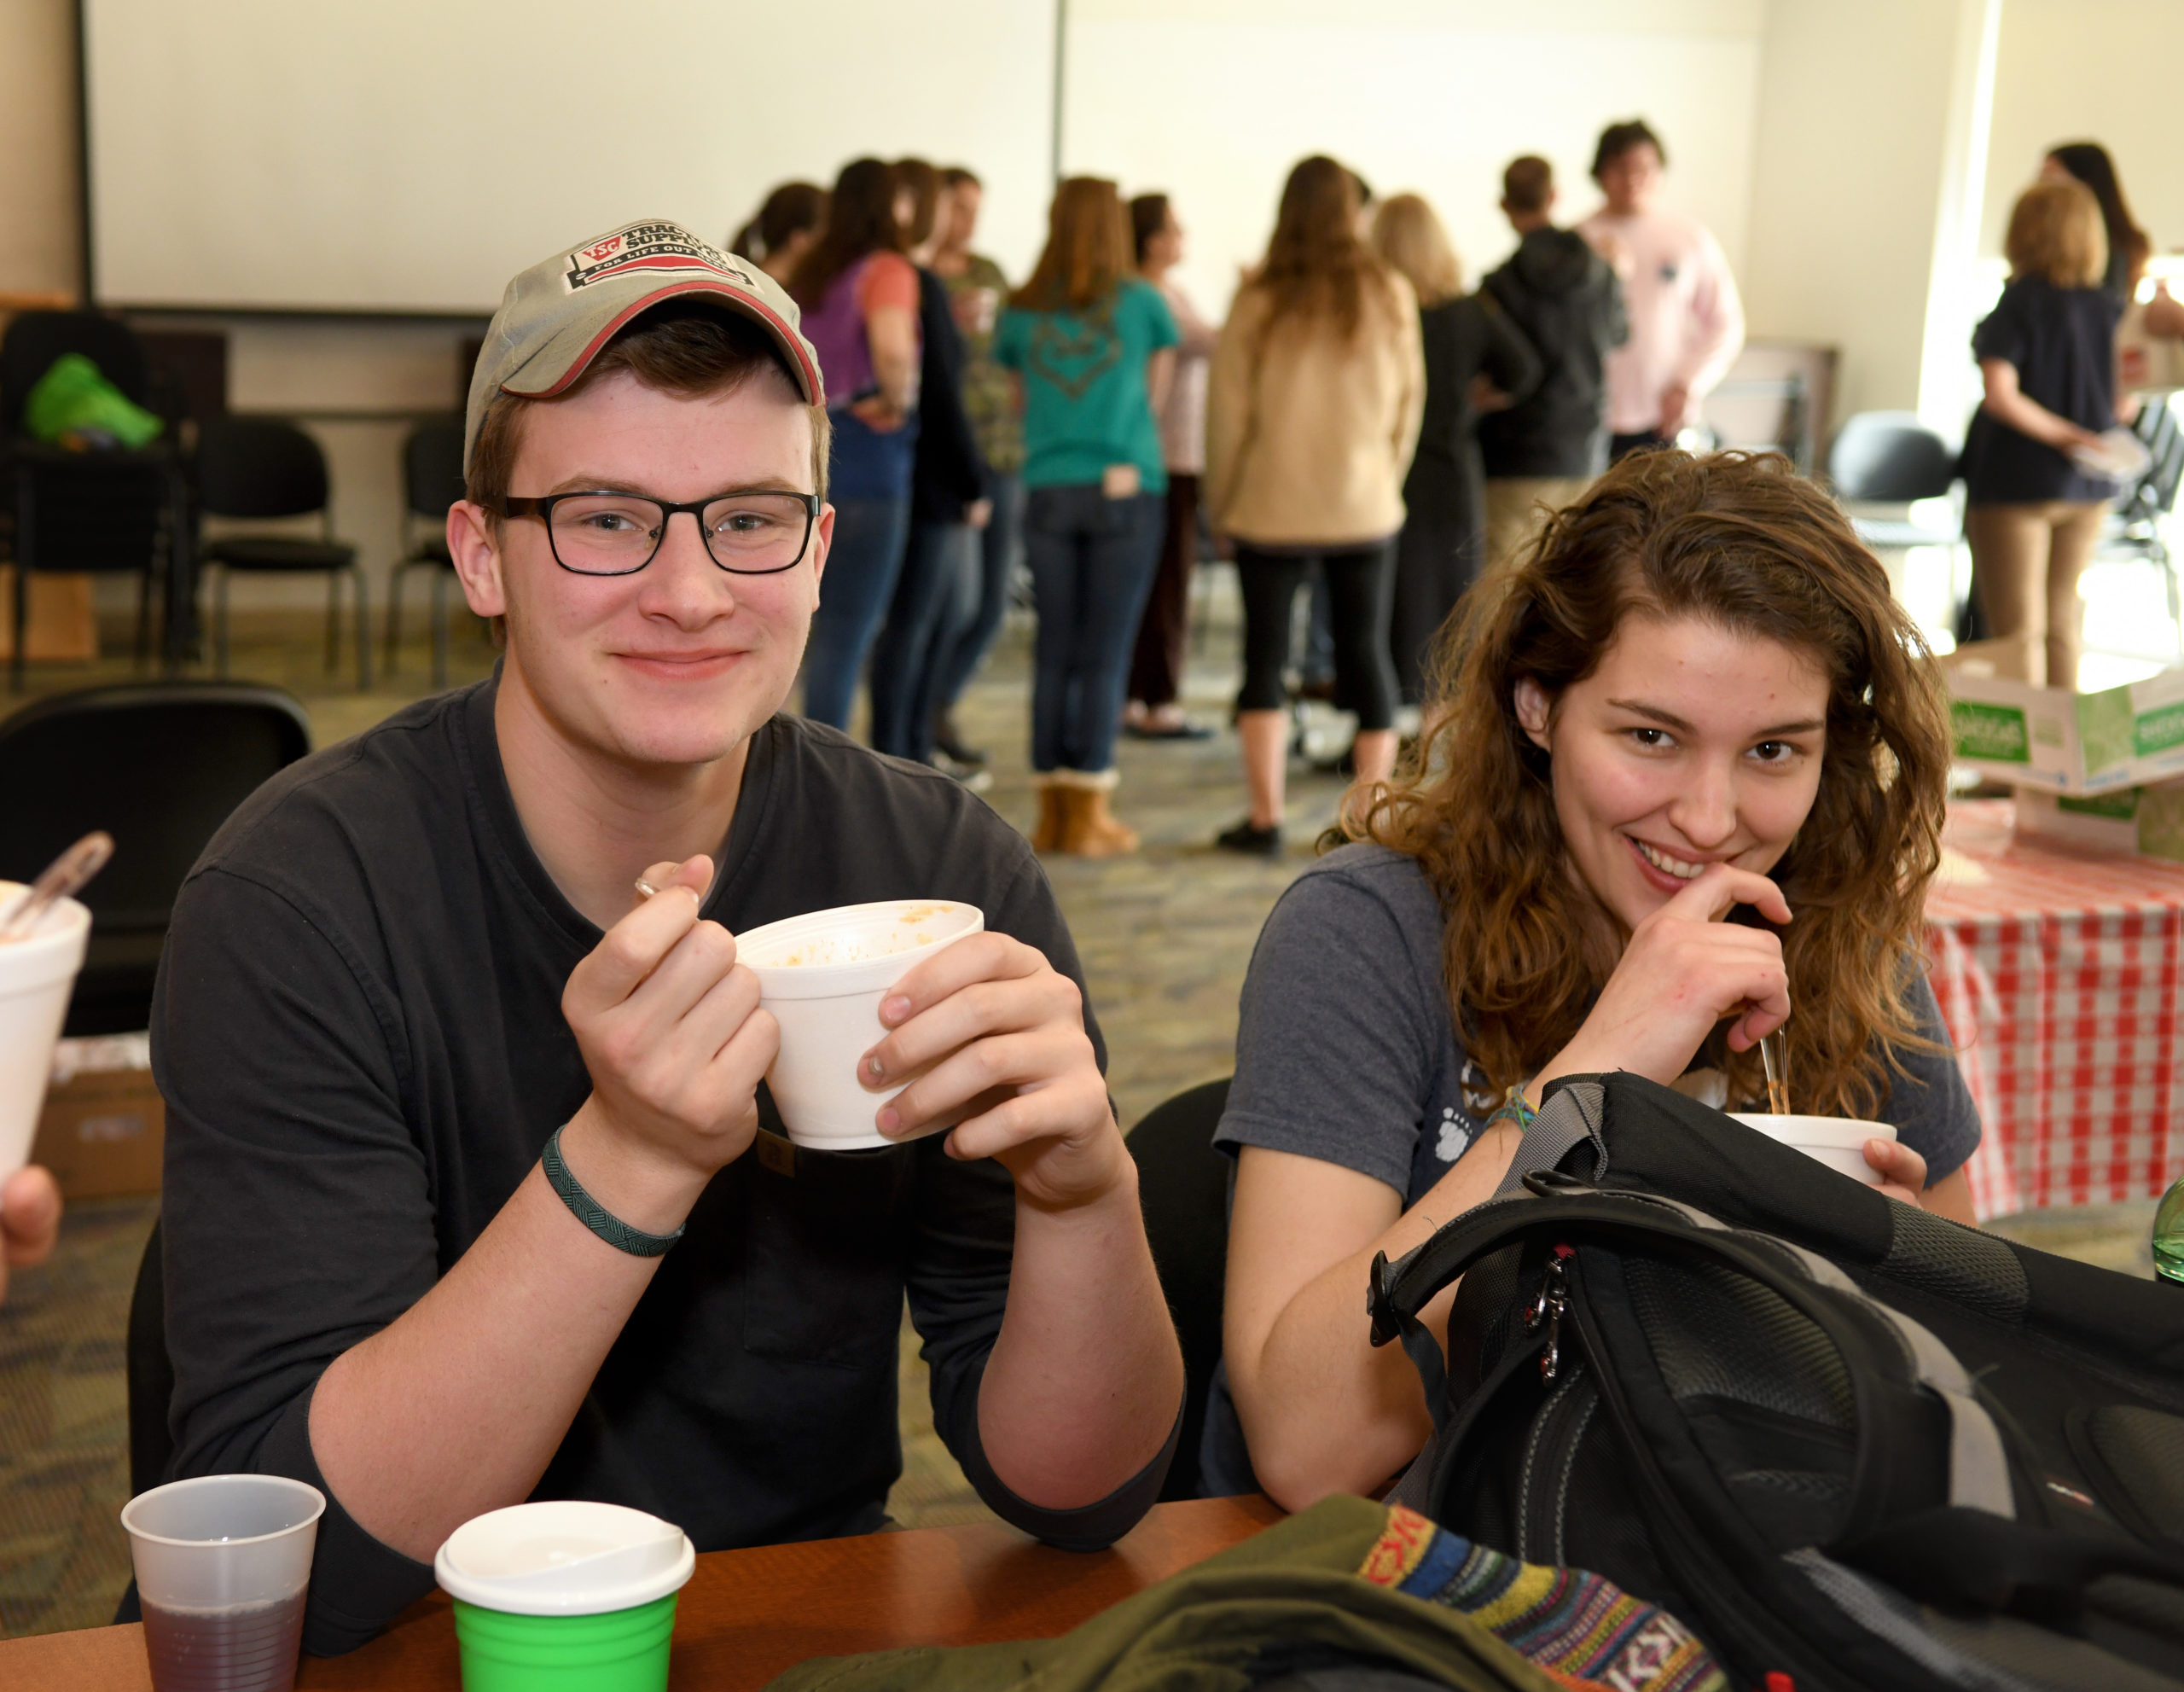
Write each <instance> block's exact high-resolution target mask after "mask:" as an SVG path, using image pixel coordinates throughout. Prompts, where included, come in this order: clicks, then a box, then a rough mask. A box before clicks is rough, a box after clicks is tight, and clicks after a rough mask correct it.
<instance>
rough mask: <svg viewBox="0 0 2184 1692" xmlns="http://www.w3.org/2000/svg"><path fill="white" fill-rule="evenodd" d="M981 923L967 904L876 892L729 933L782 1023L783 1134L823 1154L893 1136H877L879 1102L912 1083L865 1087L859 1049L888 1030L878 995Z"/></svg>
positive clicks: (769, 1078) (777, 1064)
mask: <svg viewBox="0 0 2184 1692" xmlns="http://www.w3.org/2000/svg"><path fill="white" fill-rule="evenodd" d="M983 928H985V912H983V911H981V910H979V908H978V907H977V906H976V905H974V904H960V903H958V902H956V901H955V900H952V899H883V900H880V901H879V902H877V903H875V904H849V905H840V906H837V907H836V908H835V909H834V910H815V911H810V912H808V913H806V914H805V915H804V916H791V917H787V918H785V919H783V920H782V921H781V922H769V923H767V924H766V925H765V926H764V927H759V928H751V929H747V930H746V931H745V932H744V933H741V934H739V935H737V936H736V957H737V960H738V961H739V962H742V963H744V964H746V965H748V966H749V968H750V969H751V971H752V974H755V975H757V976H758V991H759V1003H761V1004H762V1005H764V1007H765V1009H768V1010H770V1011H771V1012H772V1013H773V1015H774V1020H775V1021H776V1022H778V1023H779V1024H780V1025H781V1051H780V1053H779V1054H778V1055H776V1056H775V1059H774V1064H773V1067H772V1068H770V1069H769V1070H768V1071H767V1072H766V1086H767V1090H769V1091H770V1092H771V1093H772V1094H773V1096H774V1103H775V1107H776V1108H778V1109H779V1110H780V1111H781V1120H782V1122H783V1123H784V1124H785V1125H787V1128H788V1135H789V1138H790V1139H792V1140H793V1141H794V1142H796V1143H797V1144H798V1145H799V1146H810V1147H812V1148H816V1149H819V1150H824V1151H868V1150H872V1149H874V1148H878V1147H881V1146H889V1145H893V1144H895V1143H896V1142H895V1141H893V1140H891V1139H889V1138H888V1137H886V1136H885V1135H883V1134H882V1133H880V1130H879V1127H878V1126H877V1125H876V1122H875V1120H874V1119H875V1118H876V1117H877V1116H878V1115H879V1113H880V1106H882V1105H883V1104H885V1103H886V1102H887V1101H888V1100H889V1099H892V1097H894V1096H895V1095H896V1094H897V1093H899V1092H901V1091H902V1090H903V1087H905V1086H907V1085H908V1084H909V1081H910V1080H911V1079H915V1077H909V1078H905V1079H903V1080H902V1081H900V1082H897V1084H894V1085H893V1086H891V1087H886V1088H872V1087H867V1086H866V1085H865V1084H864V1083H863V1079H861V1078H860V1077H859V1075H858V1073H857V1065H858V1062H859V1061H860V1060H861V1059H862V1058H863V1056H864V1055H865V1054H866V1053H867V1052H868V1051H870V1050H872V1048H873V1047H874V1046H875V1045H877V1044H879V1043H880V1040H881V1039H882V1038H885V1037H886V1033H887V1032H888V1030H887V1027H886V1025H885V1024H884V1023H882V1022H881V1021H880V1002H881V1001H882V1000H883V999H885V998H886V997H887V995H888V993H889V992H890V991H892V989H893V987H894V986H895V984H896V983H897V982H898V981H900V980H902V979H903V976H905V975H907V974H909V972H910V971H911V970H912V969H914V968H916V967H917V966H918V965H919V964H921V963H923V962H925V961H926V959H927V958H929V957H931V956H933V954H934V953H936V952H938V951H941V950H942V949H943V948H944V947H947V946H950V945H955V943H956V941H958V940H960V939H963V938H964V937H965V936H967V935H970V934H975V933H979V932H980V931H981V930H982V929H983Z"/></svg>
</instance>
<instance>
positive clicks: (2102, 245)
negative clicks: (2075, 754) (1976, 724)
mask: <svg viewBox="0 0 2184 1692" xmlns="http://www.w3.org/2000/svg"><path fill="white" fill-rule="evenodd" d="M2004 250H2005V251H2006V252H2007V253H2008V255H2009V260H2010V279H2009V282H2008V284H2007V286H2006V287H2005V288H2003V289H2002V297H2001V299H2000V301H1998V302H1997V303H1996V305H1995V309H1994V310H1993V311H1991V312H1989V314H1988V315H1987V317H1985V318H1984V320H1983V321H1982V322H1981V323H1980V324H1979V327H1978V329H1976V330H1975V331H1973V333H1972V351H1973V352H1975V353H1976V354H1978V359H1979V369H1980V374H1981V375H1982V376H1983V377H1984V381H1985V384H1986V397H1985V398H1984V400H1983V401H1982V402H1981V404H1980V406H1979V410H1978V412H1977V413H1976V414H1975V415H1974V416H1973V417H1972V427H1971V428H1970V429H1969V430H1967V431H1966V434H1965V439H1964V486H1965V504H1966V509H1965V514H1964V532H1965V538H1966V539H1967V540H1968V541H1970V543H1971V544H1972V585H1973V590H1974V592H1975V593H1976V594H1977V595H1978V601H1979V606H1980V608H1981V610H1982V612H1983V613H1984V622H1985V628H1986V633H1987V637H1988V639H1989V641H1990V642H1994V644H1993V645H1992V646H1991V647H1990V648H1988V650H1989V651H1990V652H1991V654H1992V655H1993V658H1994V660H1995V663H1996V665H1997V667H1998V669H1999V670H2000V671H2001V672H2002V673H2005V674H2007V675H2009V676H2012V677H2015V678H2016V679H2018V680H2020V681H2028V682H2031V683H2034V684H2036V685H2039V686H2047V687H2057V688H2076V687H2077V676H2078V645H2079V634H2080V630H2079V625H2080V621H2081V616H2082V613H2081V609H2080V607H2079V603H2078V577H2079V575H2080V573H2082V572H2083V570H2084V568H2085V567H2086V564H2087V562H2088V561H2089V560H2090V559H2091V558H2092V556H2093V549H2094V544H2095V543H2097V542H2098V541H2099V540H2100V523H2101V517H2102V515H2103V513H2104V512H2105V510H2106V507H2107V503H2108V501H2109V500H2110V499H2111V497H2113V496H2114V494H2115V491H2116V489H2115V485H2114V483H2112V482H2111V481H2110V480H2108V479H2107V478H2106V477H2104V476H2100V475H2097V474H2089V473H2088V472H2087V471H2085V470H2083V469H2081V468H2079V467H2078V466H2077V463H2075V462H2073V461H2072V459H2071V456H2070V454H2071V451H2073V450H2074V449H2082V448H2084V447H2088V446H2091V445H2094V443H2095V441H2096V440H2097V439H2098V437H2099V435H2100V432H2101V431H2102V430H2104V429H2106V428H2107V427H2110V426H2111V424H2113V423H2114V422H2115V421H2116V347H2115V343H2116V323H2117V317H2118V316H2119V315H2120V312H2121V307H2120V306H2119V305H2118V304H2117V300H2116V299H2115V297H2114V296H2113V295H2111V294H2109V293H2108V292H2107V291H2106V288H2104V287H2103V286H2102V277H2103V275H2104V273H2105V271H2106V267H2107V263H2108V242H2107V238H2106V235H2104V234H2103V232H2102V230H2101V224H2100V205H2099V204H2098V203H2097V202H2096V201H2094V197H2093V195H2091V194H2089V193H2088V192H2087V190H2086V189H2084V188H2083V187H2082V185H2080V184H2079V183H2075V182H2063V183H2048V182H2041V183H2034V184H2033V185H2032V186H2031V187H2030V188H2029V189H2025V191H2024V193H2023V194H2022V195H2018V202H2017V205H2016V206H2015V207H2014V208H2013V210H2012V212H2011V213H2010V225H2009V234H2008V236H2007V240H2006V241H2005V242H2004Z"/></svg>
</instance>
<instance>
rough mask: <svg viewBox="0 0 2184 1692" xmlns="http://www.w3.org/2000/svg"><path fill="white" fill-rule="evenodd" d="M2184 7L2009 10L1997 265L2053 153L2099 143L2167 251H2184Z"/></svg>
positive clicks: (2031, 2) (2043, 4) (2087, 5)
mask: <svg viewBox="0 0 2184 1692" xmlns="http://www.w3.org/2000/svg"><path fill="white" fill-rule="evenodd" d="M2180 44H2184V6H2179V5H2178V4H2177V0H2007V3H2006V4H2005V5H2004V7H2003V9H2002V32H2001V49H2000V51H1999V53H1998V54H1997V55H1996V59H1995V134H1994V146H1993V151H1992V154H1991V155H1990V156H1991V160H1992V164H1991V167H1990V169H1989V172H1988V177H1987V185H1986V194H1985V196H1984V198H1985V206H1984V216H1983V217H1982V218H1981V220H1980V238H1979V245H1980V251H1981V252H1982V253H1985V254H1988V255H1989V256H1998V255H1999V254H2000V253H2001V250H2002V231H2003V230H2005V229H2006V228H2007V226H2008V224H2009V215H2010V206H2011V203H2012V202H2013V201H2014V200H2015V199H2016V197H2017V195H2018V190H2019V189H2022V188H2023V187H2024V185H2025V184H2026V183H2029V182H2030V181H2031V180H2032V177H2033V176H2034V174H2035V173H2036V172H2037V171H2038V170H2039V168H2040V160H2041V159H2042V157H2043V156H2044V155H2045V154H2046V153H2047V149H2048V148H2050V147H2053V146H2054V145H2055V144H2056V143H2058V142H2065V141H2098V142H2100V143H2101V144H2102V145H2104V146H2105V147H2106V148H2108V150H2109V154H2110V156H2111V157H2112V158H2113V159H2114V160H2116V169H2117V174H2118V175H2119V176H2120V177H2122V178H2123V192H2124V195H2125V197H2126V198H2128V199H2129V201H2130V203H2131V212H2132V214H2133V216H2135V218H2137V219H2138V221H2139V223H2140V225H2141V226H2142V227H2144V228H2145V229H2146V230H2149V231H2151V232H2152V235H2153V237H2154V242H2155V245H2156V247H2158V248H2162V249H2164V250H2173V249H2176V248H2180V247H2184V133H2180V126H2179V123H2178V116H2179V110H2180V107H2179V95H2178V86H2177V83H2178V70H2177V66H2178V62H2179V60H2178V52H2179V47H2180Z"/></svg>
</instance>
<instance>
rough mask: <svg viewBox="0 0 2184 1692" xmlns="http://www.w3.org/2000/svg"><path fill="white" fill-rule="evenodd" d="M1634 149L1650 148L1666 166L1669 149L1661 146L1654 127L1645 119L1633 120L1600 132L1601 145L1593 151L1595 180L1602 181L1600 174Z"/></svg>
mask: <svg viewBox="0 0 2184 1692" xmlns="http://www.w3.org/2000/svg"><path fill="white" fill-rule="evenodd" d="M1634 147H1650V148H1653V151H1654V152H1655V154H1658V156H1659V158H1660V161H1661V162H1662V163H1663V164H1664V165H1665V164H1667V163H1668V161H1669V149H1668V148H1665V147H1664V146H1662V145H1661V138H1660V137H1658V135H1655V134H1654V133H1653V126H1652V125H1649V124H1648V123H1647V121H1646V120H1645V119H1643V118H1631V119H1628V120H1626V121H1625V122H1623V123H1619V124H1610V125H1608V126H1607V127H1606V129H1604V130H1602V131H1600V145H1599V146H1597V147H1595V148H1594V149H1593V180H1594V182H1598V181H1599V180H1600V172H1602V171H1604V170H1606V168H1607V167H1608V166H1610V165H1612V164H1613V163H1614V162H1615V161H1616V160H1618V159H1620V158H1621V157H1622V156H1623V154H1626V153H1628V152H1629V151H1630V149H1631V148H1634Z"/></svg>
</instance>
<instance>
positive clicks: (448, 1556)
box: [433, 1499, 698, 1615]
mask: <svg viewBox="0 0 2184 1692" xmlns="http://www.w3.org/2000/svg"><path fill="white" fill-rule="evenodd" d="M697 1566H698V1554H697V1551H696V1550H695V1548H694V1547H693V1546H692V1545H691V1544H690V1540H689V1536H688V1535H687V1534H685V1533H684V1532H683V1530H682V1529H681V1528H679V1527H677V1526H676V1525H675V1524H674V1523H673V1522H671V1521H662V1520H660V1519H659V1517H658V1516H656V1515H646V1514H645V1513H644V1512H643V1511H642V1510H633V1509H625V1508H624V1506H622V1505H620V1504H598V1503H587V1502H585V1501H584V1500H581V1499H555V1500H549V1501H546V1502H543V1503H532V1504H513V1505H511V1506H509V1507H508V1509H504V1510H489V1511H487V1512H486V1513H485V1515H480V1516H473V1517H472V1518H471V1519H470V1520H468V1521H466V1522H464V1523H463V1524H462V1526H460V1527H458V1528H456V1530H455V1532H453V1533H451V1534H450V1535H449V1536H448V1540H447V1543H446V1544H444V1545H442V1546H441V1547H440V1549H439V1555H437V1556H435V1557H434V1558H433V1573H434V1574H435V1575H437V1576H438V1577H439V1583H440V1586H441V1589H442V1590H444V1591H445V1592H446V1593H447V1594H448V1595H449V1596H450V1597H456V1598H460V1599H462V1602H465V1603H466V1604H475V1605H477V1606H478V1607H479V1608H480V1609H488V1610H504V1611H507V1612H508V1613H510V1614H514V1615H601V1614H605V1613H606V1612H607V1611H609V1610H626V1609H630V1608H635V1607H636V1605H639V1604H649V1603H650V1602H653V1600H654V1599H655V1598H664V1597H665V1596H667V1595H668V1594H669V1593H670V1592H674V1591H677V1590H681V1588H682V1586H683V1582H685V1581H687V1580H688V1579H689V1578H690V1574H691V1571H692V1570H694V1569H695V1568H696V1567H697Z"/></svg>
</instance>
